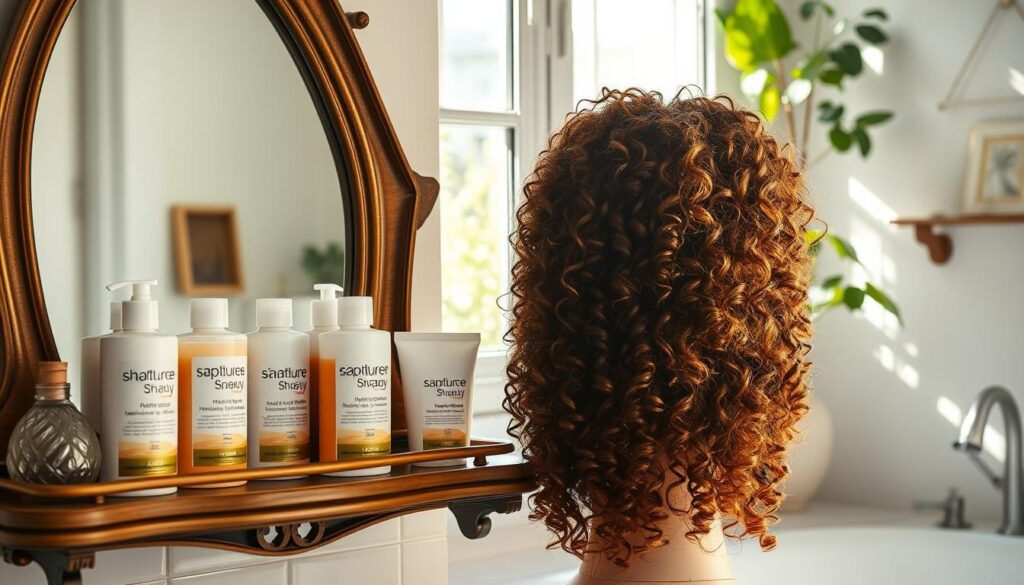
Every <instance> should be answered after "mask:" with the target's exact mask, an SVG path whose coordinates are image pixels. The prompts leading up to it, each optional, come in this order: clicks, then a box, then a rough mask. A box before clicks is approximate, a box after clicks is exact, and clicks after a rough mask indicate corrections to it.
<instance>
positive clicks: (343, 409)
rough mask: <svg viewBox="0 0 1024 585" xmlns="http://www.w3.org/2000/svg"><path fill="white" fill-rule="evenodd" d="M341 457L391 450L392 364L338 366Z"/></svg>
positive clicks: (349, 457) (339, 445) (336, 374)
mask: <svg viewBox="0 0 1024 585" xmlns="http://www.w3.org/2000/svg"><path fill="white" fill-rule="evenodd" d="M334 373H335V379H334V384H335V386H334V388H335V392H336V393H337V394H336V396H337V399H336V401H337V418H338V421H337V425H338V434H337V438H338V460H343V459H358V458H360V457H372V456H374V455H388V454H390V453H391V364H390V363H383V364H371V363H356V364H341V365H337V366H335V369H334Z"/></svg>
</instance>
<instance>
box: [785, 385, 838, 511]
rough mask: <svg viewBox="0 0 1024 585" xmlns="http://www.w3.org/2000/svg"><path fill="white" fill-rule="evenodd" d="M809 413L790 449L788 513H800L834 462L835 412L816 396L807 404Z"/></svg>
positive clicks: (798, 426)
mask: <svg viewBox="0 0 1024 585" xmlns="http://www.w3.org/2000/svg"><path fill="white" fill-rule="evenodd" d="M807 404H808V406H809V408H810V410H808V411H807V414H806V415H805V416H804V418H803V419H801V420H800V422H799V423H798V424H797V429H798V430H799V431H800V436H799V437H797V439H796V441H794V443H793V444H792V445H790V447H789V469H790V472H791V475H790V476H789V478H787V479H786V484H785V486H784V487H783V491H784V492H785V493H786V500H785V501H784V502H783V504H782V510H783V511H785V512H799V511H800V510H803V509H804V508H806V507H807V504H808V503H810V501H811V498H813V497H814V494H816V493H817V492H818V488H819V487H821V482H822V481H824V479H825V472H827V471H828V465H829V463H830V462H831V461H832V442H833V439H834V434H835V430H834V428H833V422H832V413H831V412H829V410H828V408H827V407H826V406H825V403H824V402H822V401H821V400H820V399H819V398H818V397H817V396H816V395H815V394H811V397H810V399H809V400H808V401H807Z"/></svg>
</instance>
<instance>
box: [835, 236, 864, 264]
mask: <svg viewBox="0 0 1024 585" xmlns="http://www.w3.org/2000/svg"><path fill="white" fill-rule="evenodd" d="M828 243H829V244H831V245H832V249H833V250H835V251H836V255H837V256H839V257H840V258H842V259H849V260H853V261H854V262H856V263H857V264H860V265H861V266H864V265H863V264H861V261H860V258H858V257H857V250H856V249H855V248H854V247H853V246H852V245H851V244H850V242H847V241H846V240H844V239H843V238H840V237H839V236H837V235H834V234H829V235H828Z"/></svg>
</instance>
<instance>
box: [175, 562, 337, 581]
mask: <svg viewBox="0 0 1024 585" xmlns="http://www.w3.org/2000/svg"><path fill="white" fill-rule="evenodd" d="M287 582H288V563H287V562H285V561H278V562H276V563H271V564H269V565H259V566H256V567H243V568H241V569H229V570H227V571H216V572H213V573H204V574H202V575H193V576H191V577H177V578H175V579H170V580H169V581H168V585H283V584H285V583H287ZM319 582H320V581H309V583H319ZM322 582H323V583H327V581H322Z"/></svg>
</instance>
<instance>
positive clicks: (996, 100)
mask: <svg viewBox="0 0 1024 585" xmlns="http://www.w3.org/2000/svg"><path fill="white" fill-rule="evenodd" d="M1011 9H1013V10H1014V11H1016V12H1017V15H1018V16H1020V19H1021V21H1022V22H1024V7H1022V6H1021V5H1020V0H998V1H997V2H996V5H995V6H994V7H993V8H992V12H991V14H989V16H988V20H986V21H985V26H984V27H982V29H981V33H979V34H978V38H977V39H975V41H974V45H973V46H971V50H970V52H969V53H967V59H965V60H964V62H963V64H962V65H961V66H960V69H958V70H957V72H956V77H954V78H953V84H952V85H950V86H949V90H948V91H947V92H946V96H945V97H944V98H942V101H941V102H939V110H940V111H945V110H948V109H949V108H951V107H953V106H982V105H994V104H1011V103H1018V102H1024V95H1017V96H1004V97H1003V96H1000V97H981V98H968V99H955V98H954V96H955V95H956V93H957V91H958V90H959V89H960V87H961V85H962V84H963V81H964V78H965V77H966V75H967V72H968V71H969V70H970V68H971V65H973V64H974V60H975V58H976V57H977V56H978V50H979V49H980V48H981V45H982V43H984V42H985V38H986V37H987V36H988V34H989V33H990V32H991V31H992V26H993V25H994V24H995V22H996V20H998V19H999V16H1000V15H1001V14H1006V12H1004V11H1009V10H1011Z"/></svg>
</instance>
